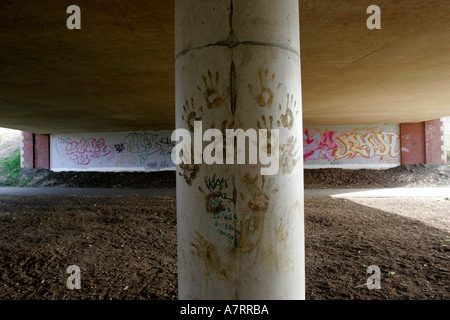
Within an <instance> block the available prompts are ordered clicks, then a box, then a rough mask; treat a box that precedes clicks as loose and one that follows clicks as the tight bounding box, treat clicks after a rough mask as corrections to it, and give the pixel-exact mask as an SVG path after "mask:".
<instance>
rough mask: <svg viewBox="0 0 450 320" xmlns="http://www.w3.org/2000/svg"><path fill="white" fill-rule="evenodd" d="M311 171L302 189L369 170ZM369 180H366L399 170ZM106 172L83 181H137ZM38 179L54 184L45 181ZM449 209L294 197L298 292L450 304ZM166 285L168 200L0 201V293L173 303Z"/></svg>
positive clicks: (438, 179)
mask: <svg viewBox="0 0 450 320" xmlns="http://www.w3.org/2000/svg"><path fill="white" fill-rule="evenodd" d="M415 168H416V167H414V168H409V169H410V170H411V169H412V170H414V169H415ZM417 168H418V169H417V170H419V169H421V168H420V167H417ZM424 168H425V167H424ZM425 169H427V170H433V172H434V171H435V170H436V168H434V169H430V168H425ZM445 170H447V169H446V168H445V167H443V168H438V172H437V173H436V175H435V178H433V180H432V181H428V180H426V181H424V180H423V179H422V181H420V179H418V178H417V177H414V179H413V178H411V177H413V176H414V175H411V174H408V173H407V172H410V171H408V169H404V171H402V172H403V173H404V176H403V178H402V179H404V181H407V180H408V176H409V177H410V180H409V182H404V181H403V180H400V181H403V182H398V181H397V182H396V181H395V180H391V181H392V182H393V184H394V185H395V184H396V183H405V185H407V186H413V185H412V184H415V185H416V186H419V185H420V186H423V185H432V186H439V185H448V180H449V179H448V177H449V176H448V171H445ZM320 171H322V170H320ZM439 172H441V173H442V174H440V173H439ZM41 173H42V172H41ZM410 173H411V172H410ZM35 174H36V173H35ZM318 174H319V172H318V171H316V172H314V173H309V172H305V180H306V184H307V185H308V180H307V179H311V180H309V182H310V183H309V185H316V186H322V187H324V186H326V185H330V186H336V183H334V184H330V181H333V180H332V179H336V177H341V178H342V176H343V175H346V176H347V178H348V184H347V187H350V186H351V184H352V181H369V180H370V174H369V173H367V176H366V177H364V176H361V178H360V179H361V180H358V179H357V177H351V174H350V173H348V172H347V173H344V174H342V173H339V172H334V175H333V177H335V178H332V179H331V180H330V179H329V178H327V179H328V180H327V179H321V178H317V175H318ZM322 174H325V172H322ZM353 174H355V172H353ZM67 175H69V174H66V178H65V179H67V180H66V181H70V180H71V179H69V178H67ZM70 175H74V176H75V175H76V176H78V175H80V173H70ZM312 175H316V178H315V179H313V178H312ZM377 175H378V176H379V177H380V178H378V179H377V182H376V184H377V185H381V184H383V183H384V182H387V181H389V179H392V177H393V176H394V177H396V178H399V177H400V176H401V175H397V176H395V175H393V173H386V176H385V177H381V173H377ZM117 176H120V174H119V175H116V176H114V177H113V176H111V177H113V178H111V180H107V179H106V180H105V179H103V180H102V178H101V177H99V176H96V175H95V174H91V178H90V180H89V181H88V182H84V183H86V184H89V185H90V186H99V187H100V186H102V187H105V186H114V185H116V186H117V184H118V183H119V182H120V184H121V186H122V187H136V186H138V185H140V186H141V187H143V185H142V184H139V182H140V181H141V179H142V181H144V180H145V179H144V178H136V179H135V180H134V183H131V182H128V181H129V180H128V179H129V178H130V177H129V176H128V175H126V174H125V175H122V177H121V180H120V179H118V178H117ZM443 176H445V177H446V179H444V178H443ZM72 177H73V176H72ZM151 177H152V181H150V182H147V184H146V185H152V186H153V187H157V186H161V187H167V186H170V185H171V183H174V181H173V180H172V179H173V173H161V174H155V175H152V176H151ZM308 177H309V178H308ZM145 178H147V179H148V178H149V176H148V175H146V176H145ZM426 178H429V177H428V176H427V177H426ZM82 180H83V179H79V180H77V178H72V186H80V185H83V183H81V181H82ZM442 180H444V182H442ZM445 180H446V181H445ZM51 181H53V182H51ZM77 181H78V183H77ZM94 181H98V182H99V183H95V182H94ZM101 181H103V182H102V183H100V182H101ZM383 181H384V182H383ZM74 182H75V183H74ZM41 183H43V184H47V183H49V184H50V185H61V184H63V183H64V182H63V181H62V180H57V179H55V178H54V177H52V178H51V179H43V180H41ZM361 183H362V182H361ZM408 183H409V184H408ZM337 185H338V186H339V187H342V186H343V185H345V184H343V185H341V184H339V183H338V184H337ZM363 185H364V183H362V184H359V185H358V184H357V186H355V187H361V186H363ZM391 186H392V184H391ZM449 212H450V201H449V200H436V199H430V200H420V199H352V200H347V199H330V198H327V199H325V198H306V199H305V241H306V298H307V299H310V300H323V299H344V300H350V299H363V300H365V299H382V300H393V299H421V300H442V299H450V264H449V261H450V259H449V258H450V249H449V246H450V216H449ZM71 265H77V266H79V267H80V269H81V289H80V290H69V289H67V286H66V281H67V279H68V277H69V275H68V274H67V273H66V270H67V268H68V267H69V266H71ZM372 265H376V266H378V267H379V268H380V270H381V289H379V290H377V289H374V290H369V289H368V288H367V286H365V284H366V281H367V278H368V277H369V276H370V274H367V273H366V271H367V268H368V267H369V266H372ZM177 282H178V280H177V237H176V199H175V197H151V196H76V197H75V196H57V197H56V196H54V197H47V196H25V197H18V196H0V288H1V289H0V299H2V300H11V299H33V300H34V299H36V300H44V299H45V300H50V299H63V300H78V299H82V300H86V299H89V300H98V299H118V300H124V299H126V300H140V299H146V300H171V299H177Z"/></svg>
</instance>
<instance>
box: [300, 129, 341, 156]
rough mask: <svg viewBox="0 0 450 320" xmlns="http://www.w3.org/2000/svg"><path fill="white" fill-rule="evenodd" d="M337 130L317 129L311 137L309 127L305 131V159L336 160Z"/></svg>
mask: <svg viewBox="0 0 450 320" xmlns="http://www.w3.org/2000/svg"><path fill="white" fill-rule="evenodd" d="M335 133H336V131H325V132H323V133H322V132H320V131H316V132H315V133H314V135H313V136H312V137H311V135H310V134H309V130H308V128H306V129H305V131H304V133H303V160H304V161H306V160H319V159H323V160H330V161H331V160H334V155H335V152H336V148H338V147H339V145H338V144H337V143H336V142H335V141H334V134H335Z"/></svg>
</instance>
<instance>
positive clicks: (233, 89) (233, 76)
mask: <svg viewBox="0 0 450 320" xmlns="http://www.w3.org/2000/svg"><path fill="white" fill-rule="evenodd" d="M233 18H234V3H233V0H230V14H229V16H228V23H229V27H230V33H229V36H228V39H227V40H226V41H227V42H228V45H229V47H230V49H231V66H230V98H231V114H232V115H233V123H234V115H235V112H236V103H237V94H236V66H235V64H234V46H233V45H235V43H234V42H235V41H236V38H235V36H234V29H233ZM235 179H236V175H235V173H234V172H233V220H234V221H233V222H234V224H235V228H234V253H235V256H234V283H235V289H234V290H235V292H234V298H235V299H238V296H239V293H238V287H239V285H238V283H237V279H238V274H237V271H238V268H237V260H238V249H237V247H238V246H237V244H238V240H237V232H236V230H237V225H236V224H237V222H236V208H237V205H236V204H237V190H236V181H235Z"/></svg>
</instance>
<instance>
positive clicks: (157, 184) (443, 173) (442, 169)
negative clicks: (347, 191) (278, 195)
mask: <svg viewBox="0 0 450 320" xmlns="http://www.w3.org/2000/svg"><path fill="white" fill-rule="evenodd" d="M304 174H305V188H307V189H333V188H392V187H439V186H450V164H449V165H422V164H418V165H413V166H400V167H396V168H392V169H388V170H367V169H362V170H344V169H320V170H305V171H304ZM22 175H23V180H24V181H27V183H26V186H33V187H34V186H67V187H80V188H84V187H98V188H175V172H173V171H169V172H148V173H143V172H138V173H133V172H121V173H113V172H110V173H108V172H103V173H100V172H52V171H50V170H45V169H25V170H22Z"/></svg>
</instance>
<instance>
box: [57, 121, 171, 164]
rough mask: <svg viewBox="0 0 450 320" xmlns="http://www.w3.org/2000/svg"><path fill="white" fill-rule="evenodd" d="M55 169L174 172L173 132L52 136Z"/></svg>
mask: <svg viewBox="0 0 450 320" xmlns="http://www.w3.org/2000/svg"><path fill="white" fill-rule="evenodd" d="M51 141H52V143H51V144H52V146H51V148H52V152H51V159H52V169H57V170H58V169H70V170H77V168H78V169H80V170H83V168H84V169H90V168H96V169H98V168H99V169H104V170H105V171H108V169H109V168H117V169H119V170H120V168H121V167H123V168H124V167H126V168H127V170H129V169H131V168H133V167H136V168H138V169H139V170H148V171H160V170H174V169H175V165H174V163H173V161H172V159H171V151H172V148H173V147H174V145H175V144H174V143H173V142H172V141H171V131H168V130H166V131H156V132H131V133H129V132H128V133H105V134H83V135H77V134H68V135H52V140H51Z"/></svg>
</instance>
